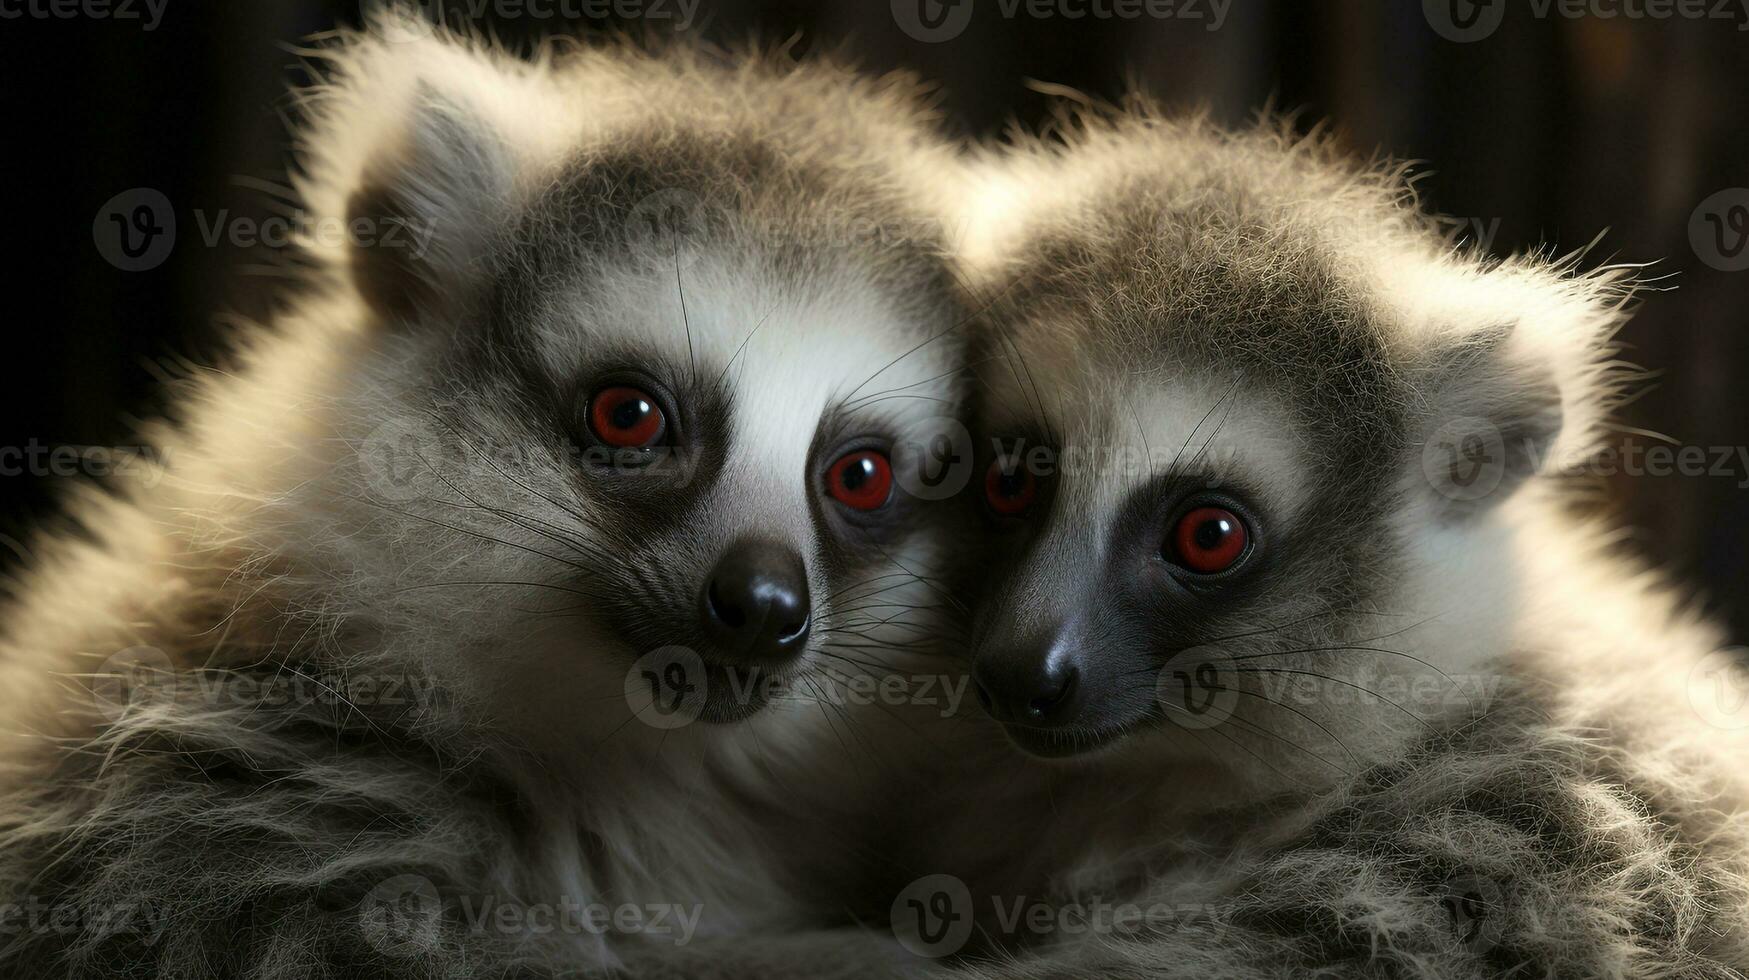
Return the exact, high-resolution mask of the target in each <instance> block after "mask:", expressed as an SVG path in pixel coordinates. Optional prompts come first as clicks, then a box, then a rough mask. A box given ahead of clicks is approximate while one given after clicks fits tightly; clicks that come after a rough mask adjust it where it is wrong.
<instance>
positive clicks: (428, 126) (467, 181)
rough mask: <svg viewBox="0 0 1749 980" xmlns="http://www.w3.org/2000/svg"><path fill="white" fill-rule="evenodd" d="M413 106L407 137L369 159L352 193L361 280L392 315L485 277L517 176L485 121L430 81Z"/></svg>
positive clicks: (373, 301) (453, 296)
mask: <svg viewBox="0 0 1749 980" xmlns="http://www.w3.org/2000/svg"><path fill="white" fill-rule="evenodd" d="M410 111H411V118H409V119H408V120H407V123H406V132H405V134H404V136H403V138H402V145H401V146H400V147H398V148H395V149H394V150H392V151H390V152H387V153H385V154H384V155H383V156H381V157H379V158H378V159H377V160H375V161H373V162H372V163H371V164H369V165H368V169H367V170H366V171H365V173H364V175H363V176H364V180H363V182H362V183H361V184H360V186H359V187H358V189H357V190H356V191H354V192H353V194H352V196H351V198H350V199H349V200H348V202H347V214H346V220H347V227H348V228H349V229H353V231H354V233H353V234H352V235H351V236H349V237H350V241H349V243H348V244H349V248H350V249H351V256H350V265H351V271H352V276H353V280H354V282H355V284H356V285H357V288H358V291H359V294H360V295H361V296H363V297H364V299H365V301H366V302H367V303H369V304H370V305H371V306H372V307H373V308H374V309H375V310H376V311H377V313H378V314H380V315H381V316H382V317H384V318H385V319H386V320H389V321H391V322H395V321H405V320H410V319H415V318H417V317H419V316H421V315H423V314H429V313H434V312H441V311H442V310H443V309H445V308H446V307H448V306H450V305H452V304H454V303H456V302H458V301H459V300H460V299H461V298H462V295H463V294H465V293H466V292H468V290H469V288H470V287H471V286H473V285H476V284H477V282H478V280H479V278H480V273H481V265H482V262H483V259H484V258H485V255H486V249H487V247H488V245H489V244H490V241H491V239H492V238H493V236H495V235H496V234H497V233H498V231H499V229H500V227H501V222H502V221H503V220H504V216H505V215H506V214H508V213H509V211H510V208H511V196H512V193H513V186H514V171H515V164H514V161H513V159H512V157H511V155H510V153H509V151H508V150H507V148H506V147H505V146H504V143H503V141H502V139H501V138H500V137H499V136H498V134H497V133H495V132H494V131H492V129H491V127H490V126H489V125H488V124H487V123H485V122H484V121H482V120H480V119H476V118H473V117H472V116H471V114H470V113H469V112H468V111H467V110H466V109H464V108H462V107H461V106H458V105H456V104H454V103H453V102H451V101H449V100H448V99H446V98H445V97H444V96H442V95H440V94H438V93H437V92H435V91H433V90H432V89H430V88H429V87H426V86H423V85H422V86H421V87H420V89H419V92H418V94H417V96H416V97H415V99H414V102H413V105H412V106H411V107H410Z"/></svg>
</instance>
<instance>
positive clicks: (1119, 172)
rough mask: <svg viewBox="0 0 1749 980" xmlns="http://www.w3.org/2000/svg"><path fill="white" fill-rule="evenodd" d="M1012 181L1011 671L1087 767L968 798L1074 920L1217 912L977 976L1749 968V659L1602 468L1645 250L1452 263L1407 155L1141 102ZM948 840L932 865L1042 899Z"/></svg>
mask: <svg viewBox="0 0 1749 980" xmlns="http://www.w3.org/2000/svg"><path fill="white" fill-rule="evenodd" d="M974 171H975V178H974V179H975V181H976V187H977V191H976V192H975V193H968V194H967V195H966V199H967V200H968V201H969V202H971V205H970V206H971V208H972V209H973V211H974V212H975V220H974V221H973V230H972V234H971V236H970V241H969V242H968V244H967V246H966V248H965V249H964V255H963V258H964V261H965V265H966V268H967V270H968V275H969V277H970V278H971V280H972V282H973V285H974V286H975V287H976V288H977V289H978V290H979V291H980V292H981V293H982V294H983V295H985V296H987V297H988V298H989V299H990V301H991V305H990V307H989V309H988V311H987V314H986V317H985V319H986V320H987V325H986V327H985V329H984V330H983V332H982V335H981V337H980V342H979V343H978V344H977V345H975V347H974V349H973V351H972V352H971V353H970V354H969V356H970V358H971V363H972V364H973V365H974V367H975V369H976V371H977V375H978V378H977V380H978V384H977V385H976V387H975V394H974V395H973V396H972V398H973V416H974V419H975V422H974V426H973V428H974V431H975V433H976V435H977V438H978V444H979V445H980V447H981V451H982V457H981V459H980V463H979V465H980V468H981V469H982V471H983V473H984V478H983V479H982V480H981V481H978V482H977V486H978V488H979V490H980V491H981V492H980V494H979V496H980V497H981V498H982V499H980V500H979V501H978V506H980V507H981V508H982V509H983V510H984V511H985V514H986V515H987V520H988V521H989V524H990V540H991V542H992V543H991V545H990V551H989V552H988V553H987V554H985V555H984V556H982V557H981V558H980V560H979V563H978V568H979V573H978V575H977V576H976V578H975V581H973V582H971V583H970V584H969V586H968V587H969V588H970V590H971V591H970V593H969V594H970V595H971V596H972V597H973V600H974V601H973V603H972V607H973V609H974V610H975V612H974V616H973V630H972V632H973V642H972V657H973V665H974V672H975V675H976V678H977V681H978V685H979V688H980V693H981V695H982V697H983V699H984V702H985V703H986V704H987V706H988V707H989V710H990V713H991V714H992V715H994V716H995V717H996V718H997V719H999V720H1000V721H1002V722H1003V723H1004V725H1005V728H1006V729H1007V731H1008V733H1009V734H1010V736H1011V737H1012V739H1013V741H1014V742H1015V743H1016V744H1017V745H1019V746H1021V747H1022V748H1024V749H1025V750H1027V751H1028V752H1029V753H1030V754H1032V755H1034V756H1041V757H1049V758H1052V759H1057V760H1059V761H1057V762H1053V763H1047V765H1051V766H1055V767H1059V768H1060V769H1061V771H1062V773H1063V775H1062V776H1061V777H1060V778H1061V784H1060V786H1059V790H1058V791H1057V792H1055V793H1054V794H1053V795H1052V796H1051V797H1050V803H1051V806H1050V808H1049V809H1048V810H1046V811H1045V812H1042V813H1040V812H1028V811H1026V810H1025V809H1024V808H1022V807H1017V806H1015V805H1014V804H1013V802H1012V800H1013V799H1014V798H1015V797H1016V796H1017V795H1019V794H1025V793H1030V792H1033V790H1032V789H1030V788H1029V787H1026V786H1024V785H1022V784H1023V783H1024V782H1025V781H1024V780H1020V779H1015V778H1013V777H1012V774H1010V773H1007V772H997V773H991V774H989V776H988V777H987V778H985V779H983V780H978V779H976V778H968V780H967V781H966V782H965V784H964V785H963V786H962V787H959V788H958V790H957V792H958V796H957V798H956V799H955V800H954V801H953V802H952V803H951V804H948V805H944V806H943V807H942V808H940V809H938V810H936V811H934V812H932V813H931V815H930V817H929V818H928V821H929V822H933V823H934V824H935V829H936V831H937V832H938V833H945V828H946V827H948V826H949V824H950V823H951V821H952V820H953V819H955V816H954V813H953V809H954V808H955V807H958V808H963V809H965V810H966V811H969V812H971V813H972V814H973V816H972V817H971V818H970V819H971V823H972V825H973V830H972V834H973V835H976V836H982V834H983V831H982V828H984V827H987V826H988V825H989V822H990V821H991V820H992V819H993V818H992V817H991V816H990V813H991V811H994V812H995V813H998V814H1000V815H1001V816H1000V818H999V819H1000V820H1001V821H1002V824H1003V825H1004V826H1006V827H1009V828H1013V830H1014V833H1015V834H1016V835H1020V836H1025V837H1027V839H1028V840H1027V843H1026V844H1017V845H1016V846H1015V852H1016V853H1015V854H1014V855H1013V856H1012V858H1011V862H1010V865H1012V864H1018V863H1023V862H1026V861H1029V860H1031V859H1032V857H1033V854H1034V852H1035V851H1041V850H1046V849H1049V850H1050V851H1051V852H1052V855H1053V857H1052V859H1053V860H1058V861H1062V862H1064V863H1062V864H1060V865H1059V867H1058V868H1057V869H1056V873H1057V876H1058V881H1059V884H1060V889H1061V891H1060V893H1059V894H1058V895H1057V896H1056V898H1055V899H1054V901H1057V902H1074V901H1075V900H1076V899H1077V898H1078V897H1080V896H1088V895H1092V896H1098V897H1102V898H1103V899H1104V900H1107V901H1120V902H1121V901H1130V902H1134V903H1138V906H1139V907H1141V908H1143V909H1148V908H1165V909H1183V908H1186V907H1192V906H1195V907H1203V908H1207V909H1210V910H1212V911H1213V914H1211V915H1209V916H1206V917H1195V918H1191V919H1185V918H1179V917H1168V919H1166V920H1154V921H1144V922H1142V923H1141V924H1140V925H1139V926H1138V925H1136V924H1134V923H1132V924H1131V926H1132V927H1131V928H1128V929H1105V930H1098V929H1094V930H1089V931H1085V932H1077V933H1076V934H1074V935H1064V934H1062V933H1052V934H1050V935H1049V936H1047V937H1045V938H1047V939H1053V940H1056V941H1055V942H1047V943H1046V944H1045V945H1044V946H1043V948H1042V949H1040V948H1035V949H1032V950H1030V951H1025V952H1020V953H1018V954H1017V955H1016V956H1014V957H997V958H992V959H989V960H986V961H984V962H983V963H982V965H975V966H972V967H969V968H968V969H969V970H970V972H972V973H974V974H976V975H979V976H992V977H1005V978H1007V977H1065V978H1067V977H1088V976H1101V977H1119V978H1128V977H1134V978H1142V977H1149V978H1156V977H1181V976H1182V977H1197V978H1202V980H1207V978H1217V977H1218V978H1238V977H1262V976H1268V977H1286V976H1326V975H1328V976H1343V977H1351V976H1353V977H1359V976H1364V977H1387V976H1391V977H1396V976H1414V977H1440V978H1474V977H1498V976H1536V977H1545V976H1546V977H1556V976H1559V977H1636V978H1638V977H1671V976H1681V977H1701V976H1706V977H1734V976H1741V975H1743V973H1744V972H1745V971H1749V877H1746V875H1749V823H1746V818H1745V802H1746V800H1749V796H1746V793H1749V785H1746V784H1745V775H1744V774H1745V772H1746V771H1749V770H1746V768H1745V764H1744V760H1745V759H1749V732H1746V730H1745V727H1746V726H1745V724H1744V723H1745V722H1749V716H1745V715H1743V714H1741V713H1739V714H1737V715H1731V714H1729V713H1728V709H1729V708H1730V707H1731V702H1730V701H1729V700H1728V699H1727V700H1725V701H1723V702H1719V703H1715V702H1714V701H1712V700H1711V699H1712V698H1713V697H1714V693H1715V692H1714V688H1713V686H1712V685H1714V684H1719V685H1724V690H1725V693H1726V694H1727V695H1728V694H1729V693H1730V689H1729V686H1730V685H1733V684H1734V685H1737V686H1736V688H1735V690H1736V691H1737V692H1738V693H1740V692H1741V690H1742V684H1743V683H1744V680H1743V678H1742V676H1741V674H1740V673H1738V670H1739V668H1738V666H1737V665H1735V664H1733V663H1731V662H1730V659H1729V658H1728V657H1727V656H1724V655H1722V654H1720V653H1719V652H1718V651H1719V649H1720V647H1721V640H1722V638H1721V636H1720V634H1719V631H1718V630H1717V629H1716V628H1715V627H1714V626H1713V625H1711V624H1710V623H1708V622H1706V621H1705V620H1704V619H1703V618H1702V617H1700V616H1699V615H1697V614H1695V613H1693V612H1692V611H1689V610H1688V609H1686V608H1685V607H1684V604H1683V603H1682V602H1681V601H1680V600H1679V598H1678V596H1676V595H1675V594H1674V593H1673V592H1672V591H1671V590H1670V589H1669V588H1668V587H1666V586H1664V585H1661V584H1660V583H1659V582H1658V581H1657V579H1656V578H1654V577H1653V576H1651V575H1649V574H1648V573H1647V572H1646V571H1644V570H1643V569H1642V568H1641V567H1640V566H1639V565H1638V564H1636V563H1635V562H1634V561H1632V560H1631V559H1629V558H1626V557H1624V556H1622V555H1620V554H1618V552H1617V549H1616V547H1615V542H1616V540H1617V538H1616V536H1615V535H1613V534H1611V533H1610V532H1609V530H1608V529H1607V528H1606V527H1604V526H1602V525H1601V524H1599V523H1598V522H1597V521H1596V520H1594V519H1590V518H1586V517H1582V516H1580V513H1581V509H1580V508H1578V507H1577V506H1576V504H1577V503H1580V502H1583V495H1582V494H1581V493H1579V489H1580V488H1581V487H1582V486H1583V485H1584V483H1583V481H1575V480H1573V479H1569V478H1567V477H1569V476H1571V471H1573V470H1575V469H1577V468H1582V467H1581V466H1580V465H1579V464H1581V463H1582V462H1583V461H1584V460H1586V459H1587V458H1589V456H1590V454H1591V453H1592V452H1593V451H1594V450H1595V449H1596V447H1598V445H1599V444H1600V442H1601V440H1602V437H1603V435H1604V433H1605V431H1606V417H1607V415H1608V413H1609V411H1610V409H1611V408H1612V406H1613V405H1614V404H1615V403H1616V400H1617V398H1618V395H1619V393H1620V392H1621V391H1622V389H1623V386H1624V384H1625V383H1627V382H1629V381H1631V380H1632V374H1631V372H1630V371H1629V370H1628V369H1626V368H1624V367H1621V366H1620V365H1619V364H1618V363H1616V362H1615V361H1614V360H1613V357H1614V355H1613V353H1612V347H1611V336H1612V334H1613V332H1614V330H1615V329H1616V328H1617V327H1618V325H1619V324H1620V323H1621V322H1622V321H1623V319H1624V317H1625V315H1626V313H1625V306H1626V304H1627V303H1628V301H1629V299H1630V295H1631V286H1632V283H1631V281H1630V280H1631V273H1630V272H1629V271H1628V270H1623V269H1604V270H1600V271H1595V272H1589V273H1581V272H1578V271H1577V270H1576V269H1575V263H1576V260H1575V259H1573V258H1571V257H1569V258H1566V259H1555V258H1550V257H1544V256H1540V255H1536V256H1521V257H1517V258H1513V259H1509V260H1491V259H1489V258H1487V257H1485V256H1483V255H1481V254H1478V253H1476V252H1474V251H1471V250H1468V249H1464V248H1461V247H1453V246H1452V244H1451V243H1450V241H1449V236H1447V235H1444V234H1442V227H1441V226H1440V225H1439V223H1438V222H1437V221H1436V220H1434V219H1433V218H1430V217H1428V216H1427V215H1426V214H1425V213H1424V212H1423V211H1422V210H1421V208H1420V207H1419V205H1418V202H1417V201H1416V200H1415V197H1414V195H1413V193H1412V188H1411V184H1410V183H1409V181H1408V180H1407V179H1406V177H1405V171H1404V169H1403V168H1400V167H1391V166H1384V165H1380V166H1372V167H1362V166H1357V165H1355V164H1353V163H1351V162H1349V161H1347V160H1346V159H1344V157H1343V155H1342V154H1341V153H1340V152H1338V151H1337V150H1336V149H1335V148H1334V146H1333V144H1332V141H1330V140H1328V139H1324V138H1311V139H1300V138H1297V137H1295V136H1293V135H1292V133H1291V127H1289V126H1287V125H1285V124H1273V123H1271V124H1265V125H1262V126H1259V127H1257V128H1254V129H1247V130H1241V131H1231V132H1229V131H1223V130H1221V129H1218V128H1216V127H1214V126H1212V125H1209V124H1207V123H1206V122H1202V121H1194V120H1192V121H1180V120H1173V119H1170V118H1168V117H1166V116H1164V115H1163V114H1162V113H1161V112H1160V111H1159V110H1158V109H1156V108H1153V107H1151V106H1150V105H1148V104H1147V103H1146V102H1145V101H1143V100H1139V99H1138V100H1136V102H1135V104H1134V105H1131V106H1129V107H1128V108H1127V109H1126V110H1121V111H1119V110H1085V111H1081V112H1073V113H1065V115H1064V117H1063V124H1062V125H1061V126H1060V127H1058V128H1057V129H1056V130H1055V131H1054V132H1052V133H1050V134H1049V137H1048V138H1022V139H1021V140H1020V141H1019V142H1018V144H1017V145H1016V147H1015V148H1014V149H1012V150H1011V151H1009V152H1005V153H1000V154H994V153H993V154H991V155H990V157H989V158H988V159H985V160H983V161H980V164H979V165H978V166H977V167H975V168H974ZM943 785H951V784H948V783H946V782H944V783H943ZM1010 787H1018V788H1012V789H1011V788H1010ZM980 805H982V806H983V807H984V808H985V809H982V810H979V809H978V808H979V807H980ZM918 832H919V833H921V832H922V828H919V829H918ZM957 839H958V840H959V841H961V842H963V841H964V840H965V839H966V838H965V836H964V835H961V836H959V837H958V838H957ZM948 840H949V842H948V843H943V844H942V845H941V847H942V853H940V854H938V855H936V856H935V858H934V860H933V861H930V860H920V861H919V862H918V863H917V864H916V865H914V866H913V867H914V869H915V870H917V871H919V872H920V873H921V872H927V871H934V872H941V873H952V874H955V875H957V876H958V877H959V878H960V879H961V881H962V882H966V883H968V884H970V886H971V887H970V893H971V894H972V895H973V896H983V895H988V894H991V893H996V894H998V895H1000V894H1001V891H1002V889H1003V888H1005V887H1024V886H1023V885H1022V886H1014V885H1012V879H1005V878H1004V875H1005V873H1007V872H1009V871H1010V870H1011V866H1010V865H1004V864H1002V863H1001V862H1000V861H999V860H992V859H990V856H989V855H988V854H987V853H986V852H985V851H983V850H981V849H979V848H976V847H971V848H968V847H963V846H959V847H956V845H955V844H954V843H951V841H953V840H955V838H954V837H953V835H951V834H949V835H948ZM968 854H970V855H975V857H968V856H967V855H968ZM980 859H981V860H980ZM1022 880H1024V879H1022ZM978 900H980V901H981V900H982V899H981V898H979V899H978ZM921 907H922V906H921V905H919V908H921ZM954 911H955V914H959V913H963V912H964V911H965V910H963V909H959V910H954ZM987 911H988V910H986V909H983V908H979V909H977V910H976V914H977V919H978V927H979V928H980V929H984V930H991V929H994V928H997V927H996V926H995V925H994V924H993V923H994V917H992V916H989V915H988V914H987ZM1011 932H1012V930H1011ZM1021 932H1022V933H1024V932H1025V930H1024V929H1022V930H1021ZM1014 938H1016V937H1015V936H1014V935H1008V936H996V937H994V940H995V942H996V943H997V944H999V945H1007V944H1008V943H1006V942H1005V940H1012V939H1014ZM1035 938H1036V937H1035Z"/></svg>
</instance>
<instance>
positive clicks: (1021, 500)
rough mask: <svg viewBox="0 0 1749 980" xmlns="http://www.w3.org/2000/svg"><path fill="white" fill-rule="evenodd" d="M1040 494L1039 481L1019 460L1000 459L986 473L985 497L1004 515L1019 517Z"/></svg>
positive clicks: (997, 511) (996, 510) (992, 508)
mask: <svg viewBox="0 0 1749 980" xmlns="http://www.w3.org/2000/svg"><path fill="white" fill-rule="evenodd" d="M1036 496H1038V481H1037V480H1035V479H1033V475H1032V472H1031V471H1030V470H1028V469H1027V468H1026V467H1025V466H1023V465H1022V464H1021V463H1020V461H1019V460H1005V459H998V460H995V461H993V462H991V463H990V469H989V471H988V472H986V473H985V474H984V499H985V500H988V501H989V502H990V509H991V510H993V511H995V512H996V513H998V514H1001V515H1002V516H1003V517H1019V516H1020V515H1021V514H1024V513H1026V509H1027V508H1028V507H1031V506H1032V499H1033V498H1034V497H1036Z"/></svg>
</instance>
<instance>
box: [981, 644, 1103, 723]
mask: <svg viewBox="0 0 1749 980" xmlns="http://www.w3.org/2000/svg"><path fill="white" fill-rule="evenodd" d="M972 674H973V676H974V677H975V678H976V680H977V683H978V702H979V703H980V704H982V705H983V706H984V710H985V711H988V712H989V713H990V714H991V716H992V717H994V718H995V719H996V720H997V721H1003V722H1008V723H1010V724H1017V725H1031V726H1037V727H1041V728H1048V727H1051V726H1055V725H1063V724H1067V723H1069V722H1070V721H1072V720H1074V715H1075V705H1076V702H1077V699H1076V697H1075V688H1076V682H1077V681H1078V680H1079V679H1080V671H1079V670H1077V669H1076V667H1075V663H1074V660H1073V659H1072V658H1070V657H1068V656H1063V655H1061V653H1060V651H1059V652H1051V653H1044V652H1041V653H1040V654H1039V655H1037V656H1015V655H1004V656H1000V657H986V656H980V657H979V658H978V664H977V666H976V667H975V668H973V671H972Z"/></svg>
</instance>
